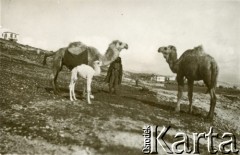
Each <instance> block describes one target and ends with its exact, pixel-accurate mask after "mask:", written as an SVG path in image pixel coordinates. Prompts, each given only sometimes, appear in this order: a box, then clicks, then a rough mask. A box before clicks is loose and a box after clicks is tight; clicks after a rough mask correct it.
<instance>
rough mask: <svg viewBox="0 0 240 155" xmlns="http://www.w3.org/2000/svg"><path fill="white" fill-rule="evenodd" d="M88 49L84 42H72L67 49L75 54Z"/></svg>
mask: <svg viewBox="0 0 240 155" xmlns="http://www.w3.org/2000/svg"><path fill="white" fill-rule="evenodd" d="M86 49H87V46H86V45H85V44H83V43H82V42H80V41H78V42H72V43H70V44H69V45H68V47H67V50H68V51H69V52H70V53H71V54H74V55H79V54H81V53H82V52H83V51H85V50H86Z"/></svg>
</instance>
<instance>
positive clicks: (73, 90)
mask: <svg viewBox="0 0 240 155" xmlns="http://www.w3.org/2000/svg"><path fill="white" fill-rule="evenodd" d="M75 84H76V81H74V82H73V86H72V93H73V99H74V100H77V99H76V94H75Z"/></svg>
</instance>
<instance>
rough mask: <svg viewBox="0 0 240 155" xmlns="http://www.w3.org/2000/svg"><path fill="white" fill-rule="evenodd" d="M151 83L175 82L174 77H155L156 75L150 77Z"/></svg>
mask: <svg viewBox="0 0 240 155" xmlns="http://www.w3.org/2000/svg"><path fill="white" fill-rule="evenodd" d="M151 81H155V82H169V81H175V76H166V75H156V74H153V75H152V77H151Z"/></svg>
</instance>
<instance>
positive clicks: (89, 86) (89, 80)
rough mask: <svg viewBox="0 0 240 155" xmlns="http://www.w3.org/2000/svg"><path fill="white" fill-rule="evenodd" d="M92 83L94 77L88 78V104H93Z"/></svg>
mask: <svg viewBox="0 0 240 155" xmlns="http://www.w3.org/2000/svg"><path fill="white" fill-rule="evenodd" d="M91 83H92V79H91V78H87V102H88V104H91V100H90V94H91Z"/></svg>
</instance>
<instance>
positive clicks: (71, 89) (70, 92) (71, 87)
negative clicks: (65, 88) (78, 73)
mask: <svg viewBox="0 0 240 155" xmlns="http://www.w3.org/2000/svg"><path fill="white" fill-rule="evenodd" d="M72 93H73V82H72V80H71V82H70V85H69V96H70V100H71V101H73V98H72Z"/></svg>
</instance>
